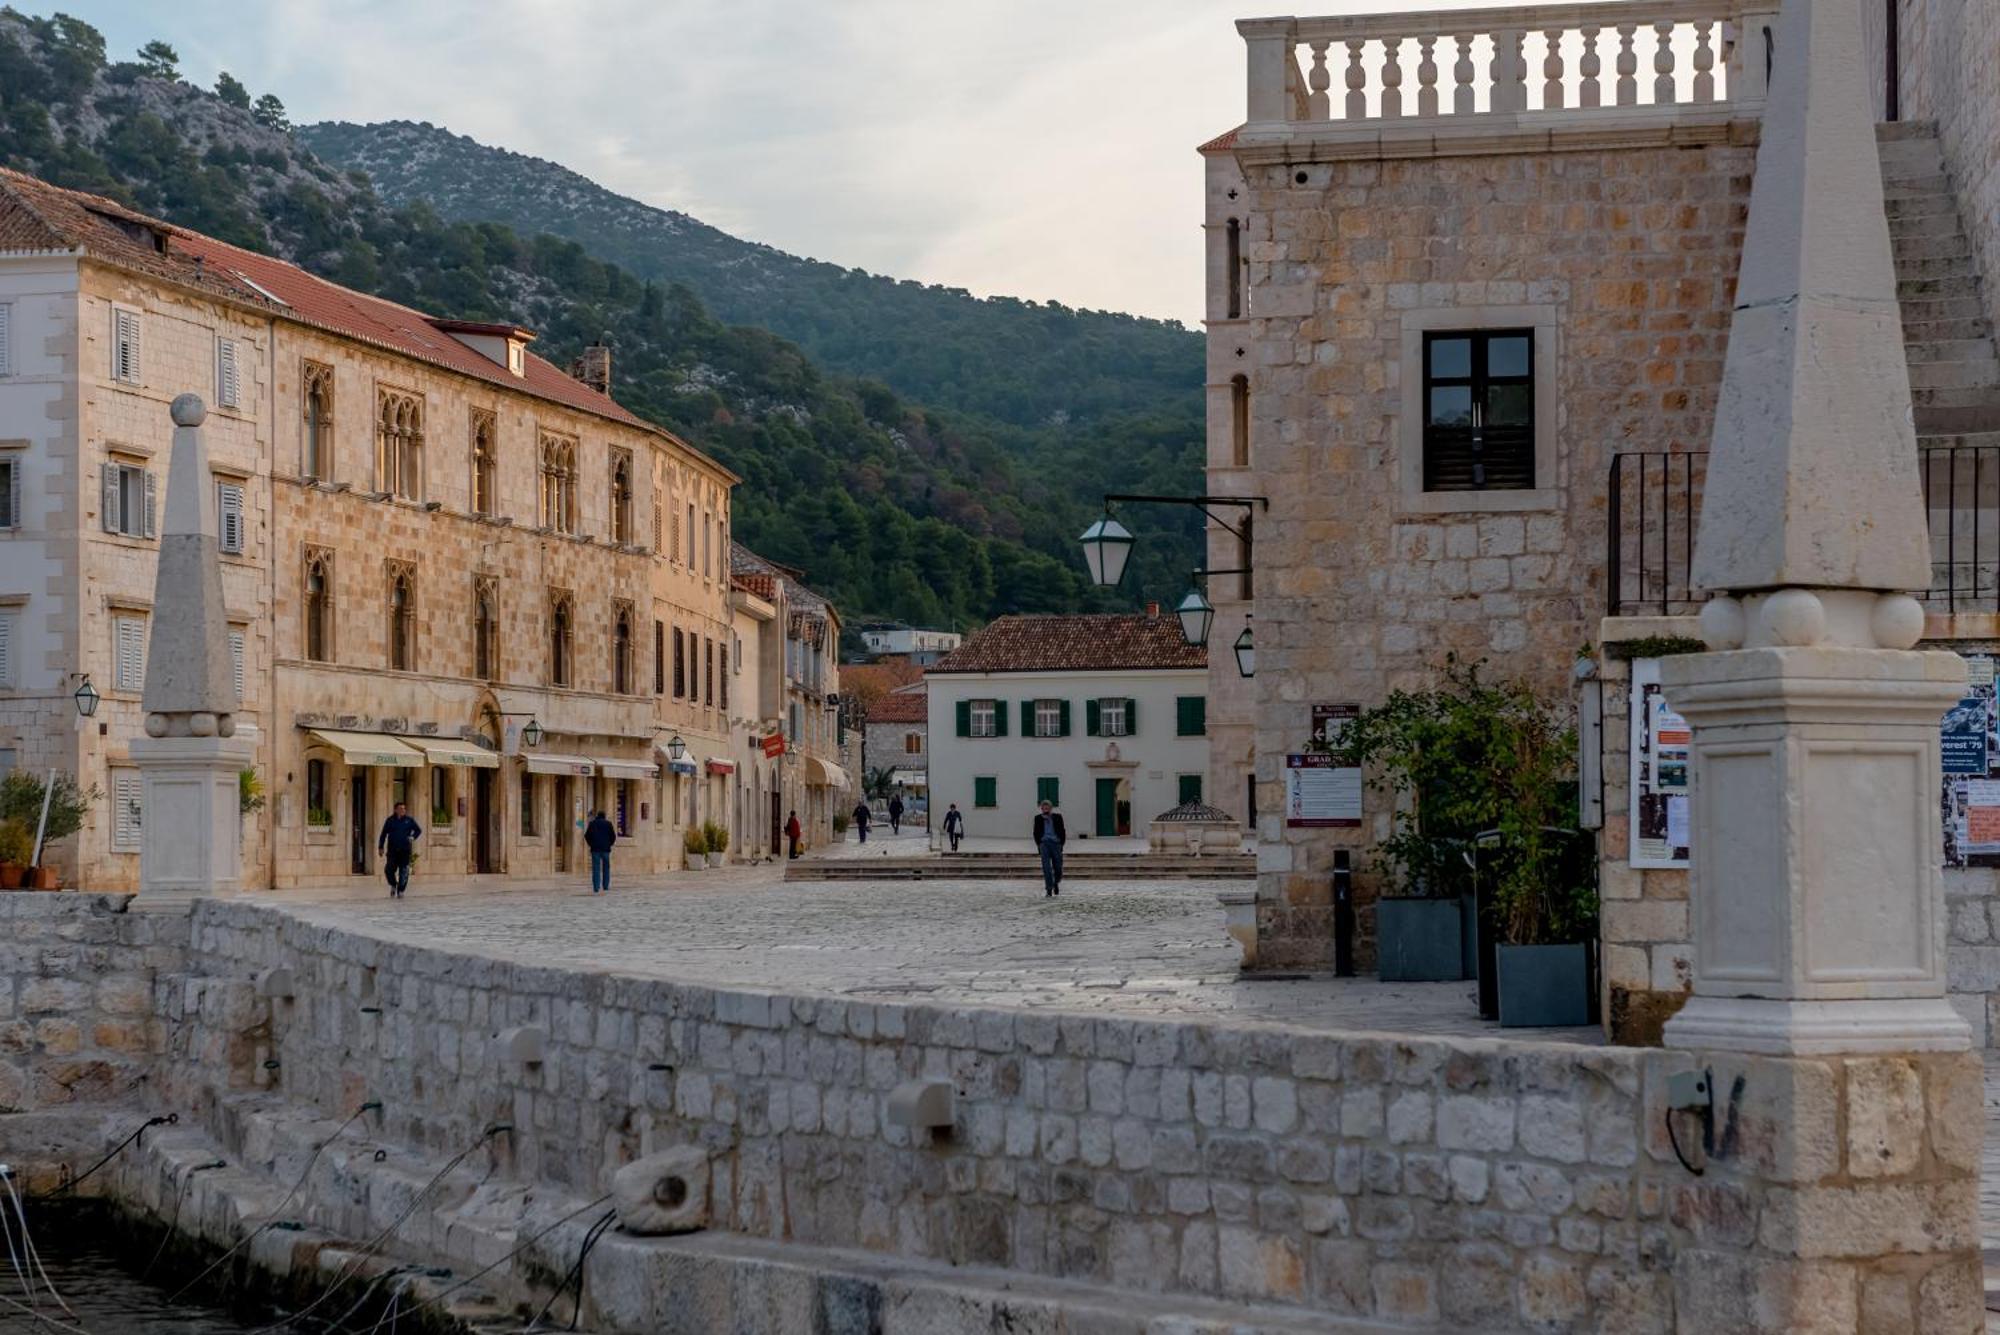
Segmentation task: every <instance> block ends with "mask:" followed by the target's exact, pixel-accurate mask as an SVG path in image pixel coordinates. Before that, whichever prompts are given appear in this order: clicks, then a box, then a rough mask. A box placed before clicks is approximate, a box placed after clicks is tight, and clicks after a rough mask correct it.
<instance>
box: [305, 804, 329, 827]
mask: <svg viewBox="0 0 2000 1335" xmlns="http://www.w3.org/2000/svg"><path fill="white" fill-rule="evenodd" d="M306 824H307V825H310V826H312V827H313V828H314V829H329V828H331V827H332V825H333V813H332V812H331V811H328V810H327V809H326V808H325V807H307V808H306Z"/></svg>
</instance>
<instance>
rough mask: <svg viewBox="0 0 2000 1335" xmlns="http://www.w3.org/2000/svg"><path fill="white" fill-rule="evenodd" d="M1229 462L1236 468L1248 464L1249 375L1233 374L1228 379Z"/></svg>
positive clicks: (1246, 466) (1245, 466)
mask: <svg viewBox="0 0 2000 1335" xmlns="http://www.w3.org/2000/svg"><path fill="white" fill-rule="evenodd" d="M1229 462H1230V463H1232V464H1234V465H1235V466H1236V467H1238V468H1248V467H1249V466H1250V377H1249V376H1247V375H1239V376H1234V377H1232V378H1231V379H1230V381H1229Z"/></svg>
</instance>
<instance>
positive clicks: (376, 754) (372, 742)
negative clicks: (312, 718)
mask: <svg viewBox="0 0 2000 1335" xmlns="http://www.w3.org/2000/svg"><path fill="white" fill-rule="evenodd" d="M306 736H308V737H310V738H312V739H313V740H314V741H316V742H318V743H319V744H320V745H321V746H330V747H332V748H333V749H334V750H336V751H338V752H340V758H341V761H342V762H343V763H345V764H349V765H381V766H385V767H387V768H390V769H416V768H418V767H419V766H421V765H422V764H423V763H424V753H423V752H421V751H419V750H417V748H415V747H414V746H406V745H404V744H403V743H402V742H399V741H397V740H396V739H395V738H394V737H391V736H389V735H388V734H386V733H380V732H341V731H339V730H338V729H335V728H309V729H307V730H306Z"/></svg>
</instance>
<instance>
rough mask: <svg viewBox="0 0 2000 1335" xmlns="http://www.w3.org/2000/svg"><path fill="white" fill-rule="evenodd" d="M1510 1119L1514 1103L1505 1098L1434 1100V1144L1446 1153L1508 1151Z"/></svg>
mask: <svg viewBox="0 0 2000 1335" xmlns="http://www.w3.org/2000/svg"><path fill="white" fill-rule="evenodd" d="M1514 1115H1515V1108H1514V1102H1513V1100H1512V1099H1509V1098H1505V1097H1499V1096H1492V1095H1475V1094H1446V1095H1444V1096H1443V1097H1441V1098H1440V1099H1439V1100H1438V1110H1437V1143H1438V1145H1439V1147H1440V1148H1442V1149H1447V1150H1475V1151H1487V1152H1501V1151H1506V1150H1511V1149H1513V1148H1514Z"/></svg>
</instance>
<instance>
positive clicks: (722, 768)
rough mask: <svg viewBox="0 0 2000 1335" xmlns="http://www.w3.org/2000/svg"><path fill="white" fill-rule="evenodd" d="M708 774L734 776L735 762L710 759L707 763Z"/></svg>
mask: <svg viewBox="0 0 2000 1335" xmlns="http://www.w3.org/2000/svg"><path fill="white" fill-rule="evenodd" d="M708 772H709V773H710V774H734V773H735V772H736V762H735V761H733V760H714V759H711V760H710V761H709V762H708Z"/></svg>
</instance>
